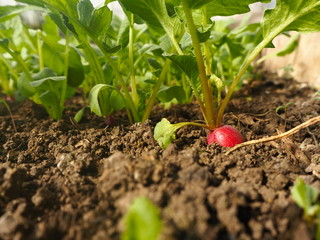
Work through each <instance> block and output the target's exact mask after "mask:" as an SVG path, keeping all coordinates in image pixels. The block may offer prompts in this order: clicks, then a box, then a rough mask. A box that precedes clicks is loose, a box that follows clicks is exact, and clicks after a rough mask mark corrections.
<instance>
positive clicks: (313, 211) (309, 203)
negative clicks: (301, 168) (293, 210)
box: [291, 178, 320, 239]
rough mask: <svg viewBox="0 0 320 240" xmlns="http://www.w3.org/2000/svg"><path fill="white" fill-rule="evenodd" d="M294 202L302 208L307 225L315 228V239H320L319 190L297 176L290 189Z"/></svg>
mask: <svg viewBox="0 0 320 240" xmlns="http://www.w3.org/2000/svg"><path fill="white" fill-rule="evenodd" d="M291 196H292V198H293V200H294V201H295V203H296V204H297V205H298V206H299V207H301V208H302V209H303V212H304V218H305V220H306V221H307V223H308V225H309V227H311V228H314V229H315V231H314V232H315V239H320V202H319V201H318V197H319V191H318V190H317V189H316V188H314V187H312V186H309V185H307V184H305V183H304V182H303V180H302V179H300V178H298V179H297V180H296V181H295V183H294V186H293V187H292V189H291Z"/></svg>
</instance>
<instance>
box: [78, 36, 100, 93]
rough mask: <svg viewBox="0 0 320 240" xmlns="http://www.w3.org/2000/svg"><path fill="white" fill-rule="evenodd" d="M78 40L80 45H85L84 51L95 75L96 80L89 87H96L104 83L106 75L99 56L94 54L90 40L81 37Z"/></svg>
mask: <svg viewBox="0 0 320 240" xmlns="http://www.w3.org/2000/svg"><path fill="white" fill-rule="evenodd" d="M78 40H79V42H80V43H83V50H84V52H85V54H86V56H87V59H88V62H89V64H90V67H91V68H92V70H93V72H94V73H95V76H94V77H95V78H94V80H93V82H92V83H91V85H90V86H89V87H90V88H92V87H93V86H94V85H96V84H98V83H104V74H103V71H102V67H101V64H100V62H99V59H98V57H97V54H96V53H95V52H94V50H93V48H92V47H91V45H90V43H89V41H88V39H87V38H85V37H82V36H80V35H79V37H78Z"/></svg>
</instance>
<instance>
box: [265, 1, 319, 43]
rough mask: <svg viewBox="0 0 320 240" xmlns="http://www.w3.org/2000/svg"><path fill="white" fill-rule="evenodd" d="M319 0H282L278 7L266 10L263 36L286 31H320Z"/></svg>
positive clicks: (278, 2)
mask: <svg viewBox="0 0 320 240" xmlns="http://www.w3.org/2000/svg"><path fill="white" fill-rule="evenodd" d="M319 10H320V1H319V0H297V1H290V0H281V1H277V7H276V8H275V9H272V10H267V11H266V12H265V15H264V18H263V22H262V28H263V36H264V37H266V36H269V35H271V36H274V35H278V34H279V33H282V32H285V31H299V32H316V31H320V15H319V14H318V13H319Z"/></svg>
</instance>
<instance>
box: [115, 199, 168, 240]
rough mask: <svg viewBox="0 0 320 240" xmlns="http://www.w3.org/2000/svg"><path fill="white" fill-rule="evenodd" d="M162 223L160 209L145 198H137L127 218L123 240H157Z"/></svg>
mask: <svg viewBox="0 0 320 240" xmlns="http://www.w3.org/2000/svg"><path fill="white" fill-rule="evenodd" d="M161 228H162V221H161V219H160V216H159V210H158V208H157V207H156V206H155V205H153V203H152V202H151V201H150V200H148V199H147V198H145V197H138V198H136V199H135V200H134V201H133V203H132V204H131V206H130V207H129V209H128V212H127V214H126V216H125V231H124V233H123V234H122V236H121V239H122V240H157V239H159V235H160V233H161Z"/></svg>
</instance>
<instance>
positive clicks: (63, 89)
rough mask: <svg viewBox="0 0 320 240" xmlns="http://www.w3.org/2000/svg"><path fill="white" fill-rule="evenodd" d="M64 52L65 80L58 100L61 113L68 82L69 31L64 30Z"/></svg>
mask: <svg viewBox="0 0 320 240" xmlns="http://www.w3.org/2000/svg"><path fill="white" fill-rule="evenodd" d="M65 41H66V43H65V44H66V45H65V50H64V76H65V77H66V79H65V80H64V81H63V84H62V90H61V98H60V109H61V111H62V110H63V108H64V101H65V99H66V91H67V81H68V69H69V31H68V29H67V30H66V34H65Z"/></svg>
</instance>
